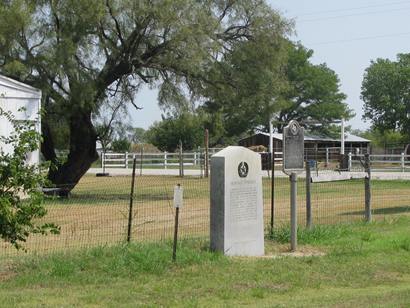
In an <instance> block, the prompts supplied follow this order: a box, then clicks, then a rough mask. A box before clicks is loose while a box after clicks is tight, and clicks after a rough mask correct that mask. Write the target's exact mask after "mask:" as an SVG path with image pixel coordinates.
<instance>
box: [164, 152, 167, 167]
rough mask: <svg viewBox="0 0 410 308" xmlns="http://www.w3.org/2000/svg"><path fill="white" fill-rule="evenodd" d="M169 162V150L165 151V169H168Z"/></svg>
mask: <svg viewBox="0 0 410 308" xmlns="http://www.w3.org/2000/svg"><path fill="white" fill-rule="evenodd" d="M167 164H168V155H167V151H164V169H167Z"/></svg>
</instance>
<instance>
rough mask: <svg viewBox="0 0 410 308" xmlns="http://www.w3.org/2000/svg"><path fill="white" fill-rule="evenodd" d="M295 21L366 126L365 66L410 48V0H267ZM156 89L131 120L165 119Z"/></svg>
mask: <svg viewBox="0 0 410 308" xmlns="http://www.w3.org/2000/svg"><path fill="white" fill-rule="evenodd" d="M268 3H269V4H270V5H271V6H272V7H273V8H274V9H277V10H279V11H280V12H281V13H282V16H284V17H285V18H288V19H292V20H294V22H295V34H294V35H292V37H291V38H292V40H294V41H300V42H301V43H302V44H303V45H304V46H305V47H307V48H310V49H312V50H313V51H314V54H313V58H312V62H313V63H315V64H319V63H326V64H327V66H328V67H329V68H331V69H332V70H334V71H335V72H336V74H337V75H338V76H339V79H340V89H341V91H342V92H343V93H345V94H346V95H347V99H346V102H347V103H348V104H349V106H350V107H351V108H352V109H353V110H354V112H355V113H356V116H355V117H354V118H353V119H352V120H350V121H349V122H348V123H347V124H348V125H351V126H352V127H353V128H358V129H366V128H368V127H369V126H370V123H369V122H365V121H363V120H362V114H363V112H362V109H363V102H362V101H361V99H360V88H361V83H362V80H363V74H364V71H365V69H366V68H367V67H368V66H369V65H370V63H371V61H372V60H376V59H377V58H388V59H391V60H394V59H396V55H397V54H398V53H409V52H410V22H409V20H410V0H409V1H403V0H402V1H400V0H390V1H388V0H372V1H370V0H344V1H329V0H309V1H307V0H268ZM157 94H158V93H157V91H156V90H150V89H142V90H141V91H140V92H139V93H138V95H137V100H136V101H137V104H138V105H139V106H141V107H143V109H142V110H139V111H132V112H131V120H132V125H133V126H137V127H143V128H145V129H146V128H148V127H149V126H150V125H151V124H152V123H153V122H154V121H159V120H161V111H160V109H159V107H158V102H157Z"/></svg>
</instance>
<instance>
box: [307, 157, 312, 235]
mask: <svg viewBox="0 0 410 308" xmlns="http://www.w3.org/2000/svg"><path fill="white" fill-rule="evenodd" d="M311 185H312V181H311V176H310V162H309V161H307V162H306V228H308V229H310V228H311V227H312V204H311V194H310V188H311Z"/></svg>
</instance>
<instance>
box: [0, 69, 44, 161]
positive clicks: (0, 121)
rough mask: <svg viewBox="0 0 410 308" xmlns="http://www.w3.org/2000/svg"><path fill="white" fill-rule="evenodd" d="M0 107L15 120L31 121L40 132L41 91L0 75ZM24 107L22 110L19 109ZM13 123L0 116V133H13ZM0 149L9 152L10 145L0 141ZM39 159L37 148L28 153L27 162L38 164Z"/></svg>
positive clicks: (4, 134)
mask: <svg viewBox="0 0 410 308" xmlns="http://www.w3.org/2000/svg"><path fill="white" fill-rule="evenodd" d="M0 108H1V109H3V110H4V111H9V112H11V113H12V114H13V115H14V117H15V118H16V120H29V121H33V122H34V123H35V124H36V125H35V126H36V129H37V130H38V132H39V133H40V129H41V123H40V113H39V112H40V108H41V91H40V90H38V89H36V88H33V87H31V86H29V85H26V84H24V83H21V82H18V81H16V80H13V79H10V78H7V77H4V76H2V75H0ZM22 108H24V110H22V111H21V110H20V111H19V109H22ZM13 129H14V128H13V125H12V124H11V123H10V122H9V121H8V120H6V119H5V118H4V117H1V118H0V135H1V136H9V135H10V134H11V133H13ZM0 149H1V150H3V151H4V152H6V153H11V152H12V151H13V148H12V146H11V145H7V144H4V143H2V142H1V141H0ZM39 161H40V151H39V150H37V151H35V152H33V153H30V154H28V157H27V162H28V163H30V164H38V163H39Z"/></svg>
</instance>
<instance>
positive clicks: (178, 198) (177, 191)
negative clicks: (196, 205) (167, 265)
mask: <svg viewBox="0 0 410 308" xmlns="http://www.w3.org/2000/svg"><path fill="white" fill-rule="evenodd" d="M182 200H183V190H182V187H181V184H178V185H177V186H175V188H174V207H175V227H174V244H173V247H172V261H174V262H175V261H176V259H177V243H178V223H179V222H178V220H179V208H180V207H182Z"/></svg>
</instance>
